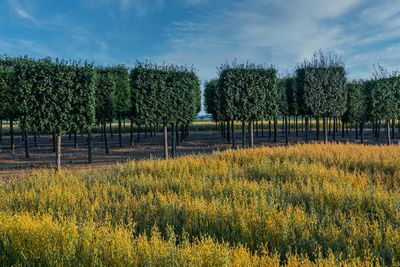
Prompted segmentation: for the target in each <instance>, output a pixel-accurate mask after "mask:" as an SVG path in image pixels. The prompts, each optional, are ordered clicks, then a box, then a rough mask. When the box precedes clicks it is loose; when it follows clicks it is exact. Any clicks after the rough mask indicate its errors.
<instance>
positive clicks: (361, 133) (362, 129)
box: [360, 121, 364, 144]
mask: <svg viewBox="0 0 400 267" xmlns="http://www.w3.org/2000/svg"><path fill="white" fill-rule="evenodd" d="M360 135H361V144H364V122H363V121H362V122H361V123H360Z"/></svg>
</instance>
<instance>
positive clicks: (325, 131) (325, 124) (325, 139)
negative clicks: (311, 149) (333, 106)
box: [322, 117, 328, 144]
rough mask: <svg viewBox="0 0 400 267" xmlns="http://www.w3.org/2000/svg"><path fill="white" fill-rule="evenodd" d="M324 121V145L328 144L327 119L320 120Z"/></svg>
mask: <svg viewBox="0 0 400 267" xmlns="http://www.w3.org/2000/svg"><path fill="white" fill-rule="evenodd" d="M322 119H323V120H324V121H323V126H322V127H323V128H324V144H326V143H328V125H327V124H328V123H327V118H326V117H323V118H322Z"/></svg>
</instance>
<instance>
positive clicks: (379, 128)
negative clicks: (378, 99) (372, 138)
mask: <svg viewBox="0 0 400 267" xmlns="http://www.w3.org/2000/svg"><path fill="white" fill-rule="evenodd" d="M380 139H381V121H380V120H379V121H378V127H377V128H376V140H377V141H378V142H379V141H380Z"/></svg>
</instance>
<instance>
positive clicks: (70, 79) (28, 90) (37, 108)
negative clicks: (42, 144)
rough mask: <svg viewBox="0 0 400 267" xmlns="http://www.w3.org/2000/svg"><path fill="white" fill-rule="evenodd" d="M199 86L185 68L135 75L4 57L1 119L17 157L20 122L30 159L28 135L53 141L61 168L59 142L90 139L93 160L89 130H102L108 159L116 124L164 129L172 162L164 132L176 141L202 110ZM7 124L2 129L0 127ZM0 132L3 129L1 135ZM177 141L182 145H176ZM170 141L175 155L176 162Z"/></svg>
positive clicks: (147, 67)
mask: <svg viewBox="0 0 400 267" xmlns="http://www.w3.org/2000/svg"><path fill="white" fill-rule="evenodd" d="M200 97H201V93H200V82H199V79H198V78H197V76H196V74H195V71H194V70H193V69H190V68H186V67H178V66H172V65H169V66H157V65H152V64H148V63H146V64H139V63H138V64H137V66H136V67H135V68H134V69H132V70H131V71H130V72H129V70H128V68H126V67H125V66H122V65H119V66H114V67H106V68H103V67H94V66H93V65H92V64H88V63H87V62H69V61H64V60H58V59H57V60H54V61H53V60H51V59H49V58H46V59H39V60H35V59H32V58H29V57H16V58H12V57H2V58H1V59H0V100H1V105H0V120H8V121H9V124H10V146H11V151H14V147H15V144H14V132H13V131H14V124H15V122H16V121H18V124H19V125H20V128H21V130H22V132H23V137H24V138H23V139H24V141H25V154H26V157H27V158H28V157H29V134H31V135H33V136H34V142H35V143H36V137H37V135H39V134H43V133H47V134H53V142H54V150H55V151H54V152H56V167H57V169H60V167H61V136H63V135H65V134H66V133H74V134H75V145H77V142H76V134H77V133H86V134H87V135H88V161H89V163H92V161H93V152H92V151H93V149H92V129H93V127H94V125H95V124H97V125H101V127H102V131H103V138H104V142H105V148H106V154H108V153H109V149H108V139H107V124H109V123H112V121H113V119H114V118H117V119H118V129H119V145H120V147H122V141H121V125H122V121H123V120H124V118H126V117H130V118H131V144H132V143H133V137H132V128H133V126H132V125H133V123H135V124H136V125H138V128H139V129H140V126H141V125H146V126H148V125H152V126H154V127H156V126H157V127H158V126H163V127H164V136H165V137H164V147H165V149H164V155H165V158H167V157H168V146H167V134H168V132H167V126H172V135H173V137H176V136H175V135H176V130H175V129H178V125H179V126H182V127H185V129H187V125H188V124H189V123H190V122H191V121H192V120H193V119H194V118H195V115H196V114H197V113H198V112H199V110H200ZM0 125H2V123H0ZM0 131H1V129H0ZM178 140H179V139H178ZM175 151H176V139H174V138H173V145H172V154H173V155H175Z"/></svg>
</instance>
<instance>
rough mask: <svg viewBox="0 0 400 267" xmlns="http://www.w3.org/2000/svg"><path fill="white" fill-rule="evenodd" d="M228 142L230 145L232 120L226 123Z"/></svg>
mask: <svg viewBox="0 0 400 267" xmlns="http://www.w3.org/2000/svg"><path fill="white" fill-rule="evenodd" d="M226 141H228V144H230V143H231V122H230V120H227V121H226Z"/></svg>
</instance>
